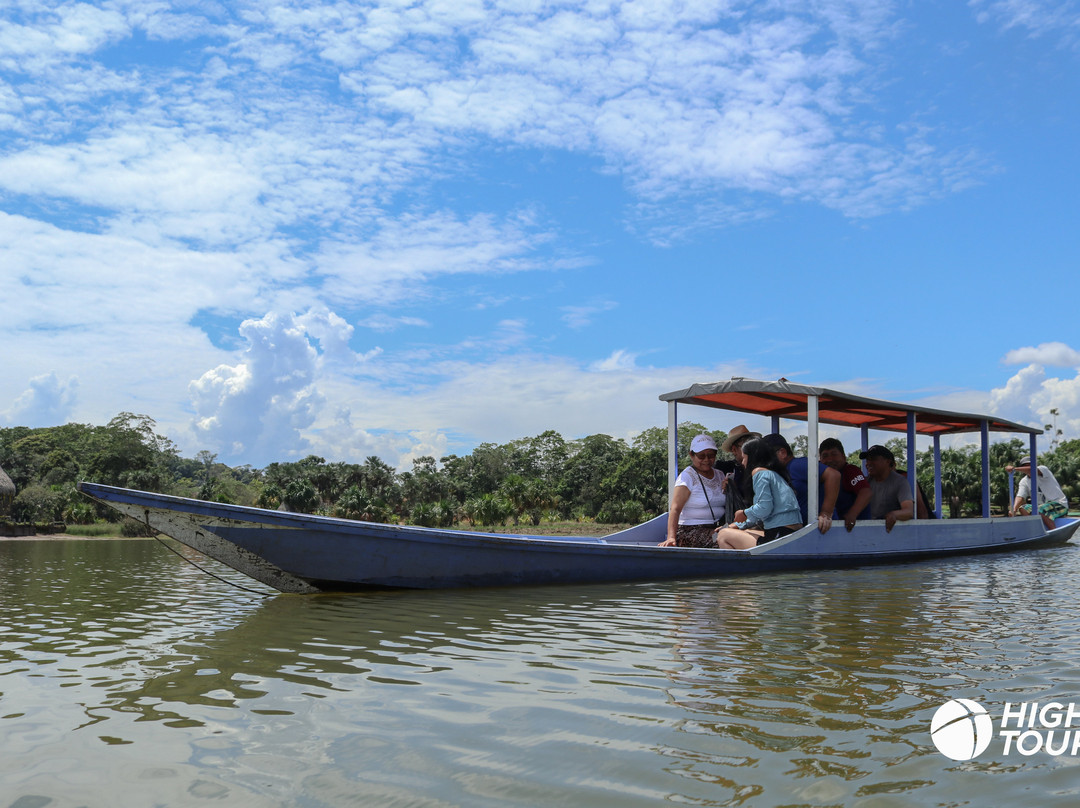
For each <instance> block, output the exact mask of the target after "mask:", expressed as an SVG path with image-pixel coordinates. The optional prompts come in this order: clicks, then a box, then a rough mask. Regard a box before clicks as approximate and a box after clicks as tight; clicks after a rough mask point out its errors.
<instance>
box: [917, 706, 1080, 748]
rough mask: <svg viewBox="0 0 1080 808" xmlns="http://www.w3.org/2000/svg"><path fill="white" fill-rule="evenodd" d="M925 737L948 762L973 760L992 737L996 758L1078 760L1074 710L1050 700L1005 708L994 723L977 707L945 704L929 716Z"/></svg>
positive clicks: (1078, 718) (1079, 724)
mask: <svg viewBox="0 0 1080 808" xmlns="http://www.w3.org/2000/svg"><path fill="white" fill-rule="evenodd" d="M930 737H931V738H932V739H933V741H934V746H936V747H937V749H938V751H939V752H941V754H943V755H945V756H946V757H948V758H951V759H952V760H961V761H966V760H974V759H975V758H976V757H978V756H979V755H981V754H982V753H983V752H985V751H986V749H987V748H988V747H989V746H990V744H991V743H992V742H993V741H994V739H995V738H997V739H998V740H999V741H1000V742H1001V749H1000V754H1001V755H1003V756H1008V755H1011V754H1014V753H1015V754H1020V755H1023V756H1024V757H1031V756H1032V755H1035V754H1039V753H1040V752H1042V753H1045V754H1048V755H1054V756H1058V755H1072V756H1074V757H1076V756H1080V709H1077V706H1076V705H1075V704H1062V703H1061V702H1057V701H1051V702H1047V703H1045V704H1040V703H1039V702H1021V703H1017V704H1013V703H1009V704H1006V705H1005V708H1004V710H1002V713H1001V719H1000V720H999V721H998V726H997V731H996V732H995V728H994V719H993V718H992V717H991V716H990V713H989V712H988V711H987V710H986V708H985V707H983V706H982V705H981V704H979V702H977V701H973V700H972V699H951V700H949V701H947V702H945V703H944V704H942V705H941V706H940V707H938V709H937V711H936V712H935V713H934V717H933V719H932V720H931V722H930Z"/></svg>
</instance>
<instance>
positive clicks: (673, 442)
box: [667, 401, 679, 506]
mask: <svg viewBox="0 0 1080 808" xmlns="http://www.w3.org/2000/svg"><path fill="white" fill-rule="evenodd" d="M678 476H679V405H678V404H677V403H676V402H674V401H669V402H668V405H667V497H668V505H669V506H670V504H671V497H672V496H673V495H674V493H675V480H676V478H677V477H678Z"/></svg>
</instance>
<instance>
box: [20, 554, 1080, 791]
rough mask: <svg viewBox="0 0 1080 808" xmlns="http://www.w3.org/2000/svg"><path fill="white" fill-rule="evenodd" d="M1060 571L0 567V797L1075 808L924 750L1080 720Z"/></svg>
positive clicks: (1013, 766) (1033, 770)
mask: <svg viewBox="0 0 1080 808" xmlns="http://www.w3.org/2000/svg"><path fill="white" fill-rule="evenodd" d="M1075 549H1076V548H1071V547H1070V548H1065V549H1064V550H1063V551H1060V552H1057V551H1055V552H1043V553H1026V554H1020V555H1016V556H1003V557H1000V558H980V559H965V560H959V561H956V562H950V563H943V564H925V565H908V566H900V567H889V568H879V569H864V570H851V571H841V572H817V573H805V574H798V575H794V574H793V575H778V576H766V577H756V578H745V579H732V580H726V581H717V582H689V583H687V582H681V583H680V582H675V583H666V584H638V585H612V586H600V587H565V588H560V587H551V588H533V589H520V590H510V591H500V590H486V591H469V592H402V593H392V592H391V593H378V594H372V595H355V596H315V597H291V596H279V597H273V598H270V599H263V598H260V597H258V596H255V595H252V594H251V593H247V592H242V591H239V590H236V589H234V588H231V587H230V586H228V585H227V584H226V583H222V582H221V581H216V580H214V579H213V578H209V577H207V576H205V575H204V574H202V573H200V572H198V571H196V570H193V569H192V568H190V567H188V566H187V565H185V564H184V563H183V561H181V560H180V559H178V558H176V557H175V556H172V555H170V554H168V553H166V552H165V551H164V550H163V549H162V548H161V547H160V546H158V545H157V544H156V543H153V542H61V543H56V542H49V543H46V542H22V543H7V544H0V609H3V613H4V614H5V622H6V629H5V632H4V633H3V635H2V636H0V738H2V740H3V744H4V746H3V748H4V750H5V755H4V756H3V758H2V759H0V782H4V783H5V789H6V788H7V787H8V786H9V785H10V787H11V789H12V793H14V794H16V795H18V796H17V797H15V798H14V799H23V800H25V799H36V798H46V799H49V800H52V801H53V802H55V803H56V804H57V805H77V804H84V803H86V802H87V796H86V795H87V794H92V795H95V797H96V801H97V802H101V801H102V800H106V798H110V797H111V799H112V801H111V803H110V804H115V805H124V804H125V803H124V800H125V799H127V800H130V801H129V802H128V803H127V804H130V805H133V806H134V805H144V804H152V803H158V804H169V805H171V806H172V805H181V806H182V805H204V804H207V803H208V802H221V801H227V802H229V804H234V803H235V804H242V805H282V804H295V805H312V806H324V805H329V806H337V805H343V806H351V805H359V804H371V805H380V806H382V805H393V804H400V805H469V806H476V805H496V804H497V805H500V806H504V805H536V804H575V805H577V804H584V805H589V806H604V805H619V806H621V807H623V808H625V806H627V805H643V806H644V805H655V804H657V803H658V802H664V801H669V802H679V803H687V802H688V803H691V804H700V805H729V804H748V805H749V804H753V805H759V804H760V805H767V804H814V805H824V804H838V805H839V804H844V805H849V804H864V805H923V804H1003V802H1011V801H1019V800H1021V799H1025V800H1027V801H1030V800H1031V795H1032V794H1036V795H1038V796H1039V798H1040V800H1039V802H1040V804H1054V803H1055V802H1058V803H1059V804H1063V805H1064V804H1066V802H1069V803H1070V804H1071V803H1072V802H1074V801H1075V787H1074V786H1073V785H1072V784H1073V782H1074V778H1072V772H1073V770H1074V768H1075V767H1074V765H1073V762H1072V761H1071V760H1064V759H1053V758H1048V757H1043V758H1039V759H1035V758H1032V759H1023V760H1021V759H1017V758H1006V759H1002V758H995V757H994V755H993V754H992V753H989V752H988V753H986V754H985V755H984V756H982V757H980V758H979V759H978V760H976V761H974V762H972V763H965V764H958V763H954V762H953V761H950V760H947V759H945V758H943V757H942V756H940V755H939V754H937V753H936V751H934V750H933V748H932V746H931V745H930V742H929V735H928V726H929V720H930V716H931V715H932V713H933V711H934V709H936V707H937V706H938V705H939V704H940V703H942V702H943V701H945V700H947V699H949V698H953V697H958V696H964V697H971V698H976V699H978V700H980V701H982V702H983V703H985V704H987V706H990V707H991V708H992V705H997V706H1000V705H1001V704H1003V703H1004V702H1005V701H1019V700H1024V699H1034V698H1039V699H1050V698H1056V699H1059V700H1064V701H1069V700H1074V699H1075V700H1076V701H1078V702H1080V682H1078V681H1077V680H1078V673H1077V669H1076V667H1075V665H1074V664H1072V663H1073V660H1075V659H1076V658H1077V654H1078V652H1080V649H1078V648H1077V644H1078V643H1080V631H1078V630H1077V629H1078V628H1080V625H1078V623H1080V603H1078V600H1077V597H1076V595H1075V593H1074V592H1073V591H1072V590H1071V589H1069V588H1068V587H1065V586H1058V585H1053V586H1049V587H1048V586H1047V584H1046V582H1047V581H1064V580H1068V578H1069V577H1070V573H1071V571H1072V568H1073V567H1075V566H1076V565H1077V553H1076V552H1075ZM215 571H217V572H221V573H222V574H223V575H224V576H225V577H228V576H229V575H231V573H229V572H226V571H222V570H219V569H218V568H216V567H215ZM992 709H993V708H992ZM42 795H48V796H47V797H43V796H42ZM5 796H6V795H5ZM80 800H81V802H80Z"/></svg>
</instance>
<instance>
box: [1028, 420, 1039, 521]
mask: <svg viewBox="0 0 1080 808" xmlns="http://www.w3.org/2000/svg"><path fill="white" fill-rule="evenodd" d="M1029 454H1030V455H1031V472H1030V473H1029V474H1028V476H1029V477H1030V478H1031V515H1032V516H1035V515H1037V514H1038V513H1039V458H1038V457H1037V456H1036V454H1035V433H1034V432H1032V433H1031V451H1030V452H1029Z"/></svg>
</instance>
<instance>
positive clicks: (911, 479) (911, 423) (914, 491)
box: [907, 412, 919, 519]
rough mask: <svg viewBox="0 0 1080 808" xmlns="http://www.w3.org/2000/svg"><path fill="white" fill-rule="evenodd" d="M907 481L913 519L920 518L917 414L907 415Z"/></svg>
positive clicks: (910, 413)
mask: <svg viewBox="0 0 1080 808" xmlns="http://www.w3.org/2000/svg"><path fill="white" fill-rule="evenodd" d="M907 481H908V487H909V488H911V505H912V508H911V511H912V512H911V518H912V519H918V518H919V480H918V474H917V470H916V468H915V413H913V412H909V413H908V414H907Z"/></svg>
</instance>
